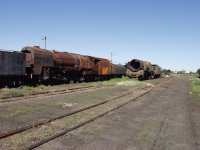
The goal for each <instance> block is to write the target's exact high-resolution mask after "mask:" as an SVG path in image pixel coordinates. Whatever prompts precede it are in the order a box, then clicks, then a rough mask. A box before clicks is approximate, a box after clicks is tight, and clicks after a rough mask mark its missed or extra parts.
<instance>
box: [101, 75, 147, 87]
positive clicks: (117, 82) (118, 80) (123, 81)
mask: <svg viewBox="0 0 200 150" xmlns="http://www.w3.org/2000/svg"><path fill="white" fill-rule="evenodd" d="M103 84H105V85H128V86H129V85H130V86H135V85H144V84H145V81H138V80H137V79H134V78H128V77H123V78H114V79H111V80H109V81H104V82H103Z"/></svg>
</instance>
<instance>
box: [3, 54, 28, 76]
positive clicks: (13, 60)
mask: <svg viewBox="0 0 200 150" xmlns="http://www.w3.org/2000/svg"><path fill="white" fill-rule="evenodd" d="M10 75H15V76H18V75H25V55H24V54H22V53H19V52H6V51H0V76H10Z"/></svg>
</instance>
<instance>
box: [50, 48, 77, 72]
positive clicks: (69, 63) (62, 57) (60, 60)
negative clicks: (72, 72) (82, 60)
mask: <svg viewBox="0 0 200 150" xmlns="http://www.w3.org/2000/svg"><path fill="white" fill-rule="evenodd" d="M76 59H77V58H76V57H74V56H73V55H72V54H70V53H68V52H55V51H54V53H53V60H54V64H55V66H65V67H72V68H75V66H76V64H77V61H76Z"/></svg>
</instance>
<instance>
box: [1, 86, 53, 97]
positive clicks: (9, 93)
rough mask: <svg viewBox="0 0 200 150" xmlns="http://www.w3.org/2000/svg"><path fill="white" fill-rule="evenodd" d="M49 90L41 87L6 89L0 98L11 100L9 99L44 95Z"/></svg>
mask: <svg viewBox="0 0 200 150" xmlns="http://www.w3.org/2000/svg"><path fill="white" fill-rule="evenodd" d="M48 90H49V87H48V86H44V85H40V86H38V87H32V86H21V87H18V88H11V89H8V88H4V89H3V90H2V93H1V95H0V98H9V97H20V96H25V95H30V94H37V93H44V92H46V91H48Z"/></svg>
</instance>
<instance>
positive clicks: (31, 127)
mask: <svg viewBox="0 0 200 150" xmlns="http://www.w3.org/2000/svg"><path fill="white" fill-rule="evenodd" d="M166 82H168V80H167V81H164V82H163V83H161V84H158V85H157V86H156V87H154V88H152V89H150V90H147V91H146V92H144V93H142V94H140V95H139V96H137V97H135V98H133V99H131V100H129V101H127V102H125V103H123V104H120V105H118V106H117V107H115V108H113V109H110V110H108V111H106V112H104V113H102V114H100V115H98V116H96V117H94V118H91V119H89V120H87V121H85V122H82V123H80V124H78V125H76V126H74V127H71V128H68V129H66V130H64V131H62V132H60V133H58V134H56V135H54V136H52V137H50V138H48V139H45V140H42V141H40V142H38V143H36V144H34V145H31V146H30V147H28V148H27V149H33V148H36V147H38V146H40V145H42V144H44V143H46V142H48V141H51V140H53V139H55V138H57V137H59V136H61V135H63V134H66V133H67V132H70V131H72V130H75V129H77V128H79V127H81V126H83V125H85V124H88V123H90V122H92V121H94V120H96V119H97V118H99V117H102V116H104V115H106V114H108V113H109V112H111V111H114V110H116V109H118V108H120V107H122V106H124V105H126V104H128V103H130V102H132V101H135V100H136V99H138V98H139V97H142V96H144V95H146V94H148V93H150V92H151V91H152V90H154V89H156V88H158V87H160V86H162V87H164V88H167V86H165V85H164V86H163V84H165V83H166ZM145 88H147V87H145ZM145 88H142V89H145ZM142 89H141V90H142ZM131 93H133V92H128V93H125V94H122V95H119V96H117V97H114V98H111V99H108V100H105V101H103V102H99V103H96V104H92V105H90V106H87V107H85V108H81V109H79V110H76V111H73V112H70V113H66V114H63V115H60V116H57V117H55V118H52V119H49V120H46V121H41V122H37V123H35V124H34V125H28V126H24V127H21V128H18V129H17V130H13V131H10V132H7V133H4V134H1V135H0V139H4V138H7V137H11V136H13V135H16V134H19V133H22V132H25V131H28V130H30V129H33V128H36V127H39V126H42V125H46V124H48V123H50V122H52V121H56V120H59V119H62V118H66V117H69V116H72V115H74V114H77V113H79V112H83V111H86V110H89V109H92V108H95V107H98V106H100V105H103V104H106V103H109V102H110V101H113V100H117V99H119V98H122V97H125V96H128V95H130V94H131Z"/></svg>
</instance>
